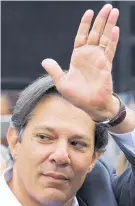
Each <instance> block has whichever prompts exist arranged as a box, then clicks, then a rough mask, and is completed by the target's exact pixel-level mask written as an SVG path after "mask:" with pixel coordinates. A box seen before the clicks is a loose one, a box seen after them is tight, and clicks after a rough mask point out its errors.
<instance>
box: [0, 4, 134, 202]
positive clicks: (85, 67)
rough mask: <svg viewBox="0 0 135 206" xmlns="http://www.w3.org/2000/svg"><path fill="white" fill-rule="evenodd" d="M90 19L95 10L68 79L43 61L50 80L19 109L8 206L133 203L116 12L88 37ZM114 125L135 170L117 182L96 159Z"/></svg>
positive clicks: (4, 183) (5, 184)
mask: <svg viewBox="0 0 135 206" xmlns="http://www.w3.org/2000/svg"><path fill="white" fill-rule="evenodd" d="M92 17H93V11H91V10H88V11H86V13H85V14H84V16H83V17H82V20H81V23H80V26H79V30H78V33H77V36H76V39H75V44H74V50H73V54H72V57H71V63H70V68H69V71H68V72H67V73H66V72H63V71H62V69H61V68H60V66H59V65H58V64H57V63H56V62H55V61H54V60H51V59H46V60H44V61H43V62H42V65H43V67H44V68H45V69H46V70H47V72H48V73H49V74H50V75H51V76H52V78H51V77H50V76H47V77H41V78H40V79H38V80H37V81H35V82H34V83H33V84H31V85H30V86H29V87H28V88H26V89H25V90H24V92H23V93H22V94H21V96H20V98H19V100H18V102H17V104H16V106H15V108H14V112H13V115H12V122H11V126H10V127H9V130H8V134H7V138H8V142H9V147H10V151H11V155H12V158H13V168H8V169H7V171H5V172H4V174H3V176H2V177H1V180H0V181H1V183H0V194H1V200H2V203H3V205H6V206H9V205H14V206H19V205H23V206H27V205H29V206H48V205H49V206H50V205H59V206H60V205H64V206H78V205H79V206H86V205H88V206H108V205H110V206H116V205H124V206H130V205H132V206H133V205H134V204H135V195H134V189H135V177H134V171H135V170H134V166H135V148H134V144H133V140H132V135H131V133H130V132H131V131H133V130H134V128H135V114H134V112H133V111H132V110H130V109H128V108H125V106H124V105H123V103H122V102H121V100H120V99H119V97H118V96H117V95H116V94H113V88H112V77H111V67H112V60H113V57H114V54H115V50H116V46H117V43H118V37H119V29H118V27H116V26H115V24H116V21H117V18H118V10H117V9H112V7H111V5H106V6H105V7H103V8H102V10H101V11H100V12H99V14H98V16H97V18H96V20H95V22H94V25H93V27H92V29H91V31H90V33H89V35H88V31H89V27H90V23H91V20H92ZM52 79H53V80H52ZM54 83H55V84H54ZM56 88H57V89H56ZM101 122H102V123H101ZM108 126H109V127H111V129H110V131H111V132H112V135H113V137H114V139H115V141H116V142H117V144H118V145H119V147H120V148H121V149H122V150H123V152H124V153H125V154H126V156H127V158H128V160H129V161H130V163H131V165H132V169H133V170H131V169H130V170H128V171H127V172H126V173H125V174H123V176H122V177H118V178H116V176H115V175H113V172H112V170H110V169H109V168H108V167H107V166H106V164H105V163H104V162H103V161H102V160H98V158H99V157H100V156H101V155H102V152H103V151H104V149H105V146H106V144H107V135H108V131H107V129H106V128H107V127H108ZM115 133H119V134H115Z"/></svg>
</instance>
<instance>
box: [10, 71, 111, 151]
mask: <svg viewBox="0 0 135 206" xmlns="http://www.w3.org/2000/svg"><path fill="white" fill-rule="evenodd" d="M48 95H59V96H61V94H60V93H59V92H58V91H57V89H56V87H55V84H54V82H53V80H52V78H51V77H50V76H49V75H44V76H41V77H40V78H38V79H37V80H36V81H34V82H33V83H32V84H30V85H29V86H28V87H27V88H26V89H25V90H24V91H23V92H22V93H21V95H20V97H19V99H18V101H17V102H16V105H15V107H14V111H13V115H12V118H11V125H12V126H14V127H15V128H16V129H17V130H18V132H19V133H21V134H22V130H24V128H25V126H26V125H27V123H28V121H29V120H30V119H31V118H32V114H33V110H34V108H35V107H36V105H37V104H39V102H41V100H42V99H43V98H45V97H46V96H48ZM20 136H22V135H19V138H20ZM107 143H108V132H107V130H106V128H104V127H103V126H102V125H100V124H97V125H96V129H95V151H98V152H104V151H105V147H106V145H107Z"/></svg>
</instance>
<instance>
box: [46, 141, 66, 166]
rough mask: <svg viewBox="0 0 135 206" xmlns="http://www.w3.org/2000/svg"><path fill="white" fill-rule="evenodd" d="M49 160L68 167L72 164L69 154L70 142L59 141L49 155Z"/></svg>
mask: <svg viewBox="0 0 135 206" xmlns="http://www.w3.org/2000/svg"><path fill="white" fill-rule="evenodd" d="M49 161H50V162H52V163H55V164H56V165H59V166H62V167H66V166H67V165H69V164H70V158H69V154H68V143H67V142H66V141H62V140H61V141H59V142H58V143H57V144H56V145H55V148H54V150H53V152H52V153H51V154H50V156H49Z"/></svg>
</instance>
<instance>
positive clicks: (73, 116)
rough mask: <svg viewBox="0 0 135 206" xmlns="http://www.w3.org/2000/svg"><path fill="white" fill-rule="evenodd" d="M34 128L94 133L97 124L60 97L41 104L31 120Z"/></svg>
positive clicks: (45, 100)
mask: <svg viewBox="0 0 135 206" xmlns="http://www.w3.org/2000/svg"><path fill="white" fill-rule="evenodd" d="M31 124H32V125H33V127H38V126H39V127H40V125H41V126H44V125H45V126H47V127H53V128H56V129H57V130H59V131H60V130H62V129H63V130H65V131H68V130H69V131H70V130H71V131H77V132H79V131H80V132H85V133H91V134H92V133H93V132H94V131H95V124H94V122H93V121H92V120H91V118H90V116H89V115H88V114H86V113H85V112H84V111H83V110H81V109H79V108H76V107H75V106H73V105H72V104H71V103H69V102H68V101H66V100H65V99H63V98H62V97H59V96H52V97H47V98H46V99H44V100H42V102H40V103H39V104H38V105H37V106H36V108H35V110H34V115H33V118H32V120H31Z"/></svg>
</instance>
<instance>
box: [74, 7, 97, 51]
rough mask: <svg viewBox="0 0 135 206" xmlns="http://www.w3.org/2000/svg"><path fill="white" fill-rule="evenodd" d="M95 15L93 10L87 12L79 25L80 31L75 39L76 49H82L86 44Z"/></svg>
mask: <svg viewBox="0 0 135 206" xmlns="http://www.w3.org/2000/svg"><path fill="white" fill-rule="evenodd" d="M93 15H94V12H93V11H92V10H87V11H86V12H85V13H84V15H83V17H82V19H81V23H80V25H79V28H78V31H77V35H76V37H75V42H74V48H77V47H80V46H83V45H85V44H86V42H87V37H88V33H89V28H90V25H91V21H92V18H93Z"/></svg>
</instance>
